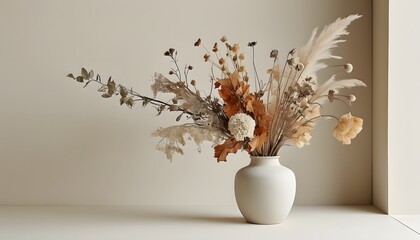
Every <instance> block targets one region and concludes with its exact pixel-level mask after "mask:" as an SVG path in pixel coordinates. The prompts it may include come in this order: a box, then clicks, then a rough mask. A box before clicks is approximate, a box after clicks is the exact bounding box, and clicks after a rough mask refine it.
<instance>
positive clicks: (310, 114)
mask: <svg viewBox="0 0 420 240" xmlns="http://www.w3.org/2000/svg"><path fill="white" fill-rule="evenodd" d="M320 109H321V107H320V106H319V105H318V104H312V105H310V106H309V107H308V108H306V109H305V110H304V111H303V115H304V116H305V118H306V120H314V119H315V118H317V117H319V116H320V113H319V110H320Z"/></svg>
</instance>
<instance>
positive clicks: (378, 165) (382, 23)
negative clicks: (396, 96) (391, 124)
mask: <svg viewBox="0 0 420 240" xmlns="http://www.w3.org/2000/svg"><path fill="white" fill-rule="evenodd" d="M388 4H389V1H388V0H374V1H373V111H372V112H373V121H374V123H375V124H373V169H372V170H373V172H372V174H373V204H374V205H375V206H376V207H378V208H379V209H381V210H382V211H384V212H388V131H387V129H388V34H389V33H388V15H389V14H388V10H389V9H388Z"/></svg>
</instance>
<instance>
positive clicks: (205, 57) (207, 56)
mask: <svg viewBox="0 0 420 240" xmlns="http://www.w3.org/2000/svg"><path fill="white" fill-rule="evenodd" d="M209 59H210V55H208V54H207V53H206V54H204V61H205V62H208V61H209Z"/></svg>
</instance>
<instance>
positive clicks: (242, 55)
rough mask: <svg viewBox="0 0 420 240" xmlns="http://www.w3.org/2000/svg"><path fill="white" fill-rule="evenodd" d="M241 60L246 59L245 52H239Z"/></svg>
mask: <svg viewBox="0 0 420 240" xmlns="http://www.w3.org/2000/svg"><path fill="white" fill-rule="evenodd" d="M239 60H241V61H243V60H245V54H243V53H241V54H239Z"/></svg>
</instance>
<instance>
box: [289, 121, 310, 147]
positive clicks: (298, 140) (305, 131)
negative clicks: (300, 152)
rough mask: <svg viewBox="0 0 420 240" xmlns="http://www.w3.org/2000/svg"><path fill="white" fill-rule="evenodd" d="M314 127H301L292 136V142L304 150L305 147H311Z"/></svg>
mask: <svg viewBox="0 0 420 240" xmlns="http://www.w3.org/2000/svg"><path fill="white" fill-rule="evenodd" d="M312 129H313V126H311V125H305V126H300V127H299V128H298V129H297V130H296V132H295V133H294V134H293V135H292V136H291V138H290V140H291V141H292V142H293V144H295V145H296V146H297V147H298V148H302V147H303V146H304V145H309V141H310V140H311V138H312V135H311V131H312Z"/></svg>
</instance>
